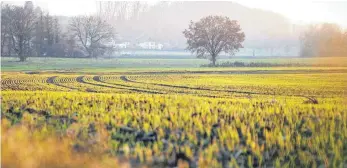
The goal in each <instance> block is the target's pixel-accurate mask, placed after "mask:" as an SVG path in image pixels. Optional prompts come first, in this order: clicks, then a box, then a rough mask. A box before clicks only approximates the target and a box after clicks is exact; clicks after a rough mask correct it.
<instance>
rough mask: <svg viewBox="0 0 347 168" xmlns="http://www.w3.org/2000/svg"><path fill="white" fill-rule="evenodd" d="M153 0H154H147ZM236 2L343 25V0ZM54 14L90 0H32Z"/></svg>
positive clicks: (87, 5)
mask: <svg viewBox="0 0 347 168" xmlns="http://www.w3.org/2000/svg"><path fill="white" fill-rule="evenodd" d="M148 2H149V3H150V4H155V3H156V2H158V0H151V1H148ZM233 2H237V3H239V4H242V5H245V6H248V7H251V8H259V9H263V10H269V11H273V12H277V13H280V14H282V15H284V16H286V17H288V18H289V19H291V20H292V21H293V22H294V23H315V22H334V23H338V24H340V25H341V26H343V27H345V28H347V0H340V1H332V0H325V1H317V0H315V1H313V0H311V1H310V0H233ZM34 3H35V4H36V5H39V6H42V7H43V8H45V9H48V10H49V11H50V13H51V14H55V15H67V16H71V15H79V14H87V13H93V12H95V11H96V3H97V2H96V1H93V0H84V1H81V0H55V1H54V0H50V1H34Z"/></svg>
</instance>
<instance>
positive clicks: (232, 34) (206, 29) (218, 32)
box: [183, 16, 245, 65]
mask: <svg viewBox="0 0 347 168" xmlns="http://www.w3.org/2000/svg"><path fill="white" fill-rule="evenodd" d="M183 34H184V36H185V37H186V39H187V44H188V47H187V50H189V51H191V52H192V53H195V54H196V55H197V57H198V58H208V59H209V60H210V61H212V64H213V65H215V63H216V59H217V56H218V55H219V54H220V53H221V52H225V53H229V54H230V55H234V53H235V52H237V51H238V50H239V48H243V46H242V42H243V41H244V40H245V34H244V33H243V32H241V28H240V25H239V24H238V22H237V21H236V20H230V19H229V18H228V17H225V16H207V17H204V18H202V19H200V20H199V21H198V22H193V21H191V22H190V25H189V28H188V29H186V30H184V31H183Z"/></svg>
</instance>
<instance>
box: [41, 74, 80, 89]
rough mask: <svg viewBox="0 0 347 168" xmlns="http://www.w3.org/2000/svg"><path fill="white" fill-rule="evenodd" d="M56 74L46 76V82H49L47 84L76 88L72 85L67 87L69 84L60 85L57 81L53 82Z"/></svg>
mask: <svg viewBox="0 0 347 168" xmlns="http://www.w3.org/2000/svg"><path fill="white" fill-rule="evenodd" d="M57 77H58V76H51V77H48V78H47V80H46V82H47V83H49V84H53V85H56V86H60V87H64V88H68V89H73V90H75V89H77V88H74V87H69V86H65V85H61V84H59V83H57V82H54V79H55V78H57Z"/></svg>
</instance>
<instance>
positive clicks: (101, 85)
mask: <svg viewBox="0 0 347 168" xmlns="http://www.w3.org/2000/svg"><path fill="white" fill-rule="evenodd" d="M83 78H84V76H79V77H77V78H76V80H77V82H80V83H85V84H90V85H94V86H100V87H107V88H114V89H123V90H129V91H133V92H142V93H151V94H162V93H160V92H153V91H147V90H140V89H134V88H121V87H116V86H109V85H104V84H97V83H91V82H86V81H84V80H83ZM93 80H95V81H97V82H101V83H106V82H103V81H101V80H100V76H94V77H93ZM120 86H121V85H120ZM124 86H126V85H124ZM127 87H129V86H127Z"/></svg>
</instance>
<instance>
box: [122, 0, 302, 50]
mask: <svg viewBox="0 0 347 168" xmlns="http://www.w3.org/2000/svg"><path fill="white" fill-rule="evenodd" d="M207 15H225V16H228V17H230V18H231V19H235V20H238V21H239V23H240V24H241V27H242V29H243V30H244V32H245V33H246V42H245V45H248V46H252V47H268V46H271V47H272V46H277V45H282V44H283V45H294V44H295V43H296V39H297V34H295V32H293V25H292V24H291V23H290V21H289V19H287V18H286V17H284V16H282V15H280V14H277V13H274V12H269V11H264V10H259V9H252V8H248V7H245V6H243V5H240V4H237V3H233V2H174V3H167V2H161V3H158V4H156V5H154V6H152V7H151V8H150V9H149V11H148V12H146V13H143V14H141V15H140V18H139V19H138V20H137V21H129V22H127V23H125V24H124V25H119V26H118V27H117V30H118V32H119V33H120V35H121V36H122V37H124V38H125V39H126V38H129V39H131V40H134V39H136V38H140V39H148V38H151V39H153V40H156V41H160V42H171V43H174V44H176V45H178V46H180V47H184V46H185V39H184V37H183V34H182V31H183V30H184V29H185V28H187V27H188V24H189V22H190V20H193V21H198V20H199V19H200V18H202V17H204V16H207Z"/></svg>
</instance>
